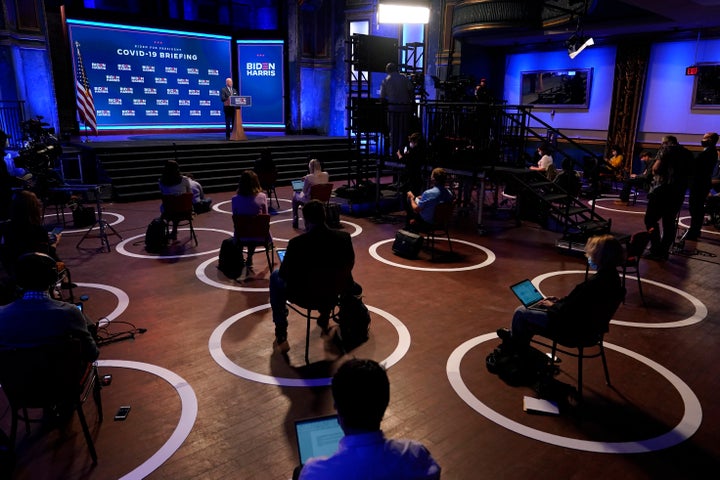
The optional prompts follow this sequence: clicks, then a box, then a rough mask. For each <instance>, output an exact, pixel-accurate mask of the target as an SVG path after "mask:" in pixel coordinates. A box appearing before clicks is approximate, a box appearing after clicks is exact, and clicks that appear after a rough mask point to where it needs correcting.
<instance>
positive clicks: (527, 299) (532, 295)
mask: <svg viewBox="0 0 720 480" xmlns="http://www.w3.org/2000/svg"><path fill="white" fill-rule="evenodd" d="M510 290H512V292H513V293H514V294H515V296H516V297H517V298H518V300H520V302H521V303H522V304H523V306H524V307H526V308H529V307H531V306H533V305H534V304H536V303H537V302H539V301H540V300H542V299H544V298H545V297H544V296H543V294H542V293H540V291H539V290H538V289H537V288H535V285H533V283H532V282H531V281H530V280H528V279H525V280H523V281H522V282H518V283H516V284H515V285H512V286H510Z"/></svg>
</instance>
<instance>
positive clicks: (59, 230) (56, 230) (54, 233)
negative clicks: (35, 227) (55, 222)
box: [50, 227, 63, 235]
mask: <svg viewBox="0 0 720 480" xmlns="http://www.w3.org/2000/svg"><path fill="white" fill-rule="evenodd" d="M62 231H63V228H62V227H55V228H53V229H52V231H51V232H50V233H51V234H53V235H57V234H58V233H61V232H62Z"/></svg>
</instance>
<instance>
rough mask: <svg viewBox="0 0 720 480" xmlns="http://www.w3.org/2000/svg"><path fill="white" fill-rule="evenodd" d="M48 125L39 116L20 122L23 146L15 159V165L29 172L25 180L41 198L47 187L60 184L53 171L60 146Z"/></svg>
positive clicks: (60, 150) (60, 152)
mask: <svg viewBox="0 0 720 480" xmlns="http://www.w3.org/2000/svg"><path fill="white" fill-rule="evenodd" d="M48 126H49V124H47V123H45V122H43V121H42V117H40V116H38V117H36V118H33V119H30V120H26V121H24V122H22V123H21V124H20V127H21V129H22V133H23V148H21V149H20V150H19V151H18V156H17V158H16V159H15V165H16V166H18V167H20V168H23V169H25V170H26V171H27V173H29V174H30V177H29V178H27V179H26V181H28V184H29V187H30V188H31V189H32V190H33V191H35V193H36V194H38V195H39V196H40V197H41V198H43V197H45V196H46V194H47V191H48V189H49V188H52V187H56V186H59V185H62V179H61V178H60V176H59V175H58V173H57V172H56V171H55V164H56V161H57V159H58V158H59V157H60V155H61V154H62V147H61V145H60V141H59V140H58V139H57V137H56V136H55V130H54V129H53V128H47V127H48Z"/></svg>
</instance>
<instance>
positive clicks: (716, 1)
mask: <svg viewBox="0 0 720 480" xmlns="http://www.w3.org/2000/svg"><path fill="white" fill-rule="evenodd" d="M558 3H559V0H547V1H546V2H545V5H546V6H545V9H546V12H547V11H548V9H550V10H552V9H553V6H552V5H556V4H558ZM574 3H580V2H572V1H570V4H574ZM567 19H568V17H566V18H565V20H567ZM582 26H583V29H584V31H585V33H586V34H588V35H590V36H592V37H594V38H595V40H596V42H597V41H598V40H600V41H602V40H605V41H608V42H612V41H618V40H619V39H621V38H631V37H638V36H644V37H649V38H650V39H659V38H662V39H680V38H697V36H698V34H700V35H701V37H702V38H709V37H720V0H592V1H590V7H589V11H588V13H587V15H585V16H584V17H583V18H582ZM576 28H577V18H576V17H569V21H565V22H559V23H558V22H555V24H549V22H545V26H544V27H543V28H535V29H533V28H524V29H503V28H489V29H479V30H476V31H472V32H469V33H466V34H462V35H459V36H460V37H461V38H462V39H463V41H466V42H469V43H473V44H478V45H486V46H492V45H504V46H513V45H515V46H524V47H527V46H532V45H536V46H542V45H543V44H547V45H551V44H555V43H557V42H562V41H564V40H565V39H567V38H568V36H569V35H570V34H572V33H573V32H575V30H576Z"/></svg>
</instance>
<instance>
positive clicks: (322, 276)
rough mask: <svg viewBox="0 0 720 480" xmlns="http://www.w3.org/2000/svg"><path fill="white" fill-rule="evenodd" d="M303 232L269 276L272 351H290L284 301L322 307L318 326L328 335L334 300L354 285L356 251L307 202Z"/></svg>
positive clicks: (318, 205) (312, 202)
mask: <svg viewBox="0 0 720 480" xmlns="http://www.w3.org/2000/svg"><path fill="white" fill-rule="evenodd" d="M302 212H303V218H304V219H305V228H306V232H305V233H303V234H301V235H298V236H297V237H294V238H292V239H290V242H288V246H287V251H286V252H285V259H284V260H283V262H282V263H281V264H280V268H279V269H277V270H275V271H274V272H273V273H272V274H271V275H270V305H271V307H272V316H273V322H274V323H275V347H276V348H277V349H278V350H280V351H281V352H282V353H285V352H287V351H288V350H290V345H289V344H288V342H287V325H288V322H287V315H288V309H287V305H286V301H288V300H289V301H291V302H293V303H296V304H298V305H300V306H302V307H305V306H307V305H308V302H309V303H314V304H318V303H319V304H321V305H322V306H321V309H320V310H319V311H320V317H321V318H320V319H319V320H318V325H319V326H320V327H321V328H322V329H323V332H327V331H328V323H329V317H330V311H331V310H332V307H333V306H334V305H335V303H334V302H336V301H337V296H338V295H339V294H342V293H344V292H347V291H350V290H351V289H352V287H353V285H354V282H353V278H352V268H353V266H354V264H355V251H354V250H353V246H352V240H351V239H350V235H349V234H348V233H347V232H342V231H337V230H331V229H330V228H328V226H327V225H326V224H325V206H324V205H323V204H322V202H320V201H318V200H310V201H308V202H307V203H306V204H305V206H304V207H303V209H302Z"/></svg>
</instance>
